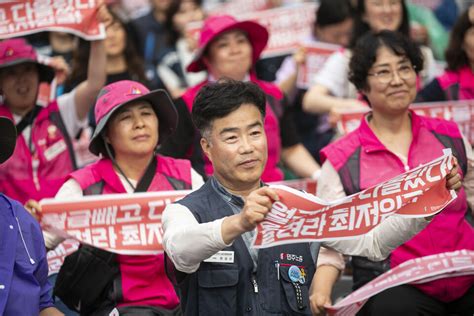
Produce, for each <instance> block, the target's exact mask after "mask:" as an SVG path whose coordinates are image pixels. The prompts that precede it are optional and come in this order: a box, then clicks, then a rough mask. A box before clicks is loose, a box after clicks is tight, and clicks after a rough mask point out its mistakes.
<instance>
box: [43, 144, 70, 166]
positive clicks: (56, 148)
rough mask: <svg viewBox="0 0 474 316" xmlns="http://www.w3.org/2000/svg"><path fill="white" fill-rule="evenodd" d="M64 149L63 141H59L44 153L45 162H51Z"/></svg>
mask: <svg viewBox="0 0 474 316" xmlns="http://www.w3.org/2000/svg"><path fill="white" fill-rule="evenodd" d="M66 149H67V147H66V143H65V142H64V139H61V140H59V141H57V142H55V143H54V144H53V145H51V146H50V147H49V148H48V149H46V150H45V151H44V157H45V158H46V160H47V161H51V160H53V159H54V158H56V157H57V156H58V155H60V154H61V153H62V152H63V151H65V150H66Z"/></svg>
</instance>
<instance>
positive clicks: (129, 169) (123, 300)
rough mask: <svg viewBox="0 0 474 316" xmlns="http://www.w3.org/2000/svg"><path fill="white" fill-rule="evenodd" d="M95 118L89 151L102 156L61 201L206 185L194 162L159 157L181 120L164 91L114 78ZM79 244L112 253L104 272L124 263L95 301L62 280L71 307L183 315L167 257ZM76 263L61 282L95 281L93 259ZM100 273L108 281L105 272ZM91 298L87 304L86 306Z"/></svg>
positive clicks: (71, 181) (65, 189) (73, 177)
mask: <svg viewBox="0 0 474 316" xmlns="http://www.w3.org/2000/svg"><path fill="white" fill-rule="evenodd" d="M95 118H96V124H97V127H96V129H95V131H94V134H93V136H92V140H91V143H90V146H89V150H90V151H91V152H92V153H93V154H95V155H101V157H102V158H101V159H100V160H99V161H97V162H95V163H93V164H91V165H89V166H87V167H85V168H83V169H80V170H77V171H75V172H73V173H71V174H70V175H69V177H68V180H67V181H66V182H65V183H64V185H63V186H62V187H61V188H60V190H59V191H58V193H57V195H56V198H57V199H71V198H80V197H82V196H84V195H97V194H116V193H134V192H147V191H148V192H149V191H169V190H185V189H196V188H197V187H199V186H201V185H202V184H203V180H202V177H201V176H200V175H199V174H198V173H197V172H195V171H194V170H193V169H192V168H191V163H190V162H189V161H188V160H180V159H174V158H170V157H164V156H161V155H157V154H156V148H157V147H158V144H160V143H161V142H162V141H164V140H166V139H167V138H168V137H170V135H171V134H172V133H173V132H174V130H175V128H176V125H177V122H178V115H177V112H176V109H175V107H174V105H173V103H172V102H171V100H170V98H169V96H168V94H167V93H166V92H165V91H164V90H155V91H151V92H150V91H149V90H148V89H147V88H146V87H145V86H143V85H142V84H140V83H138V82H135V81H128V80H124V81H118V82H115V83H112V84H110V85H108V86H106V87H104V88H103V89H102V90H101V92H100V93H99V97H98V99H97V102H96V105H95ZM60 241H62V239H61V238H55V240H49V245H47V246H48V247H50V248H53V247H54V246H55V245H57V244H58V242H60ZM80 249H81V250H80V251H84V249H87V250H88V251H87V253H88V254H89V255H90V253H93V258H92V259H91V260H92V261H93V260H94V258H96V257H97V256H101V257H103V256H108V257H109V258H112V260H111V262H112V264H111V266H110V267H107V269H106V271H107V270H109V271H113V269H114V267H118V273H117V274H115V275H112V276H111V280H110V282H104V283H105V284H104V288H103V289H101V291H100V292H101V294H100V295H98V296H97V297H95V298H94V299H93V300H91V298H90V297H89V295H90V293H82V291H81V289H80V287H81V286H80V285H77V286H76V288H75V289H71V288H69V287H70V286H72V284H75V282H73V281H72V280H68V281H64V280H63V281H62V282H63V283H66V284H68V285H67V287H68V289H67V291H66V295H67V296H68V297H63V296H61V295H59V294H58V296H59V297H60V298H61V299H62V300H63V302H65V303H68V306H69V307H70V308H72V307H74V308H75V309H76V310H77V309H78V308H77V306H78V304H79V302H82V305H80V308H79V311H80V313H81V315H109V313H110V312H111V311H112V310H113V309H114V308H116V309H117V310H118V313H119V314H120V315H177V314H179V313H180V310H179V299H178V297H177V295H176V293H175V290H174V288H173V285H172V284H171V282H170V281H169V280H168V278H167V276H166V273H165V267H164V265H165V263H164V255H163V254H159V255H140V256H138V255H137V256H133V255H113V254H110V253H106V252H105V251H102V250H99V249H97V248H93V247H89V246H82V247H81V248H80ZM81 255H85V252H83V253H82V254H81ZM79 257H80V256H79ZM78 260H79V259H78ZM77 265H79V266H80V264H76V266H77ZM72 268H74V269H75V265H72V266H71V265H64V266H63V267H62V268H61V271H60V272H59V275H58V281H57V284H59V283H60V282H61V281H60V280H61V278H62V276H61V274H62V273H63V274H65V273H70V274H72V275H77V276H78V277H79V275H81V276H82V277H81V280H80V281H79V284H91V283H94V282H96V280H94V277H93V275H94V270H96V269H99V268H98V267H95V266H94V264H90V265H89V268H88V269H89V270H86V271H76V270H71V269H72ZM109 268H110V269H109ZM90 269H92V270H90ZM68 270H69V271H68ZM87 276H88V277H87ZM100 277H103V278H106V276H105V275H103V276H100ZM81 282H83V283H81ZM99 283H100V282H98V284H99ZM76 290H77V292H76ZM71 293H76V294H71ZM74 295H75V297H71V296H74ZM86 301H87V302H89V303H88V304H85V302H86ZM71 302H74V303H71ZM71 305H72V306H71ZM141 313H143V314H141Z"/></svg>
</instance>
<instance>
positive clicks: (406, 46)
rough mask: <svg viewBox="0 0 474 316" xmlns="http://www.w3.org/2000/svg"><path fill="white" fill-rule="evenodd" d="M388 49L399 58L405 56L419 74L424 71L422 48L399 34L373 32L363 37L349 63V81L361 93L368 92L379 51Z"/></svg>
mask: <svg viewBox="0 0 474 316" xmlns="http://www.w3.org/2000/svg"><path fill="white" fill-rule="evenodd" d="M381 47H386V48H388V49H389V50H391V51H392V52H393V53H395V54H396V55H397V56H405V57H406V58H408V60H409V61H410V62H411V64H412V65H413V67H414V68H415V71H416V73H417V74H418V73H419V72H420V71H421V70H422V69H423V54H422V53H421V50H420V48H419V47H418V45H416V44H415V43H414V42H412V41H411V40H410V39H409V38H408V37H406V36H404V35H403V34H401V33H399V32H393V31H382V32H380V33H377V34H374V33H372V32H369V33H367V34H366V35H364V36H362V38H361V39H360V40H359V41H358V42H357V45H356V46H355V47H354V49H353V51H352V58H351V60H350V63H349V80H350V81H351V82H352V83H353V84H354V85H355V86H356V88H357V89H358V90H359V91H362V90H367V88H368V85H367V76H368V73H369V70H370V68H372V65H373V64H374V63H375V61H376V59H377V51H378V50H379V48H381Z"/></svg>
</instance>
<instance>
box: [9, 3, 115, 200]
mask: <svg viewBox="0 0 474 316" xmlns="http://www.w3.org/2000/svg"><path fill="white" fill-rule="evenodd" d="M98 18H99V20H100V21H101V22H106V23H107V22H109V21H110V15H109V13H108V11H107V8H106V6H105V5H102V6H101V7H100V9H99V11H98ZM91 48H92V49H91V53H90V56H89V65H91V66H90V67H89V69H88V75H87V79H86V80H84V81H83V82H82V83H81V84H79V85H78V87H77V88H76V89H74V90H73V91H71V93H68V94H66V95H62V96H60V97H58V99H55V100H52V101H50V103H49V104H48V105H47V106H40V105H37V103H36V102H37V97H38V91H39V86H40V83H41V82H46V83H49V82H51V81H52V80H53V77H54V69H53V68H52V67H50V66H46V65H44V64H42V63H40V62H39V61H38V56H37V53H36V51H35V50H34V49H33V47H32V46H30V45H28V44H27V43H26V41H25V40H24V39H21V38H18V39H9V40H5V41H2V42H1V43H0V94H1V96H2V101H3V104H1V105H0V115H2V116H6V117H9V118H10V119H12V120H13V121H14V122H15V124H16V127H17V130H18V137H17V143H16V148H15V152H14V154H13V156H12V158H11V159H10V160H9V161H8V162H7V163H5V164H3V165H2V166H0V191H2V192H4V193H5V194H7V195H8V196H10V197H12V198H14V199H16V200H18V201H20V202H21V203H25V201H27V200H28V199H33V200H40V199H42V198H45V197H53V196H54V195H55V194H56V192H57V190H58V189H59V187H60V186H61V184H62V183H63V182H64V180H65V178H66V176H67V175H68V174H69V173H70V172H71V171H73V170H74V169H75V167H76V164H75V159H74V151H73V147H72V142H71V139H72V138H73V137H75V136H76V134H77V133H78V131H79V130H80V129H81V127H83V126H84V125H86V124H87V121H86V116H87V112H88V111H89V107H90V105H91V104H93V103H94V100H95V98H96V96H97V93H98V92H99V91H100V89H101V88H102V86H103V85H104V83H105V48H104V43H103V41H102V40H100V41H94V42H92V45H91ZM56 64H58V63H57V62H56Z"/></svg>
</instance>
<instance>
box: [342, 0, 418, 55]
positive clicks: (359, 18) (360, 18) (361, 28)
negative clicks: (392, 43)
mask: <svg viewBox="0 0 474 316" xmlns="http://www.w3.org/2000/svg"><path fill="white" fill-rule="evenodd" d="M365 1H367V0H357V6H356V8H355V14H354V31H353V32H352V38H351V42H350V43H349V47H350V48H353V47H354V46H355V45H356V43H357V41H358V40H359V38H361V37H362V36H363V35H364V34H366V33H367V32H369V31H371V29H370V26H369V24H367V22H365V21H364V15H365ZM401 3H402V23H401V24H400V26H399V27H398V30H397V31H398V32H400V33H402V34H403V35H405V36H409V35H410V22H409V21H408V9H407V5H406V3H405V0H401Z"/></svg>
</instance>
